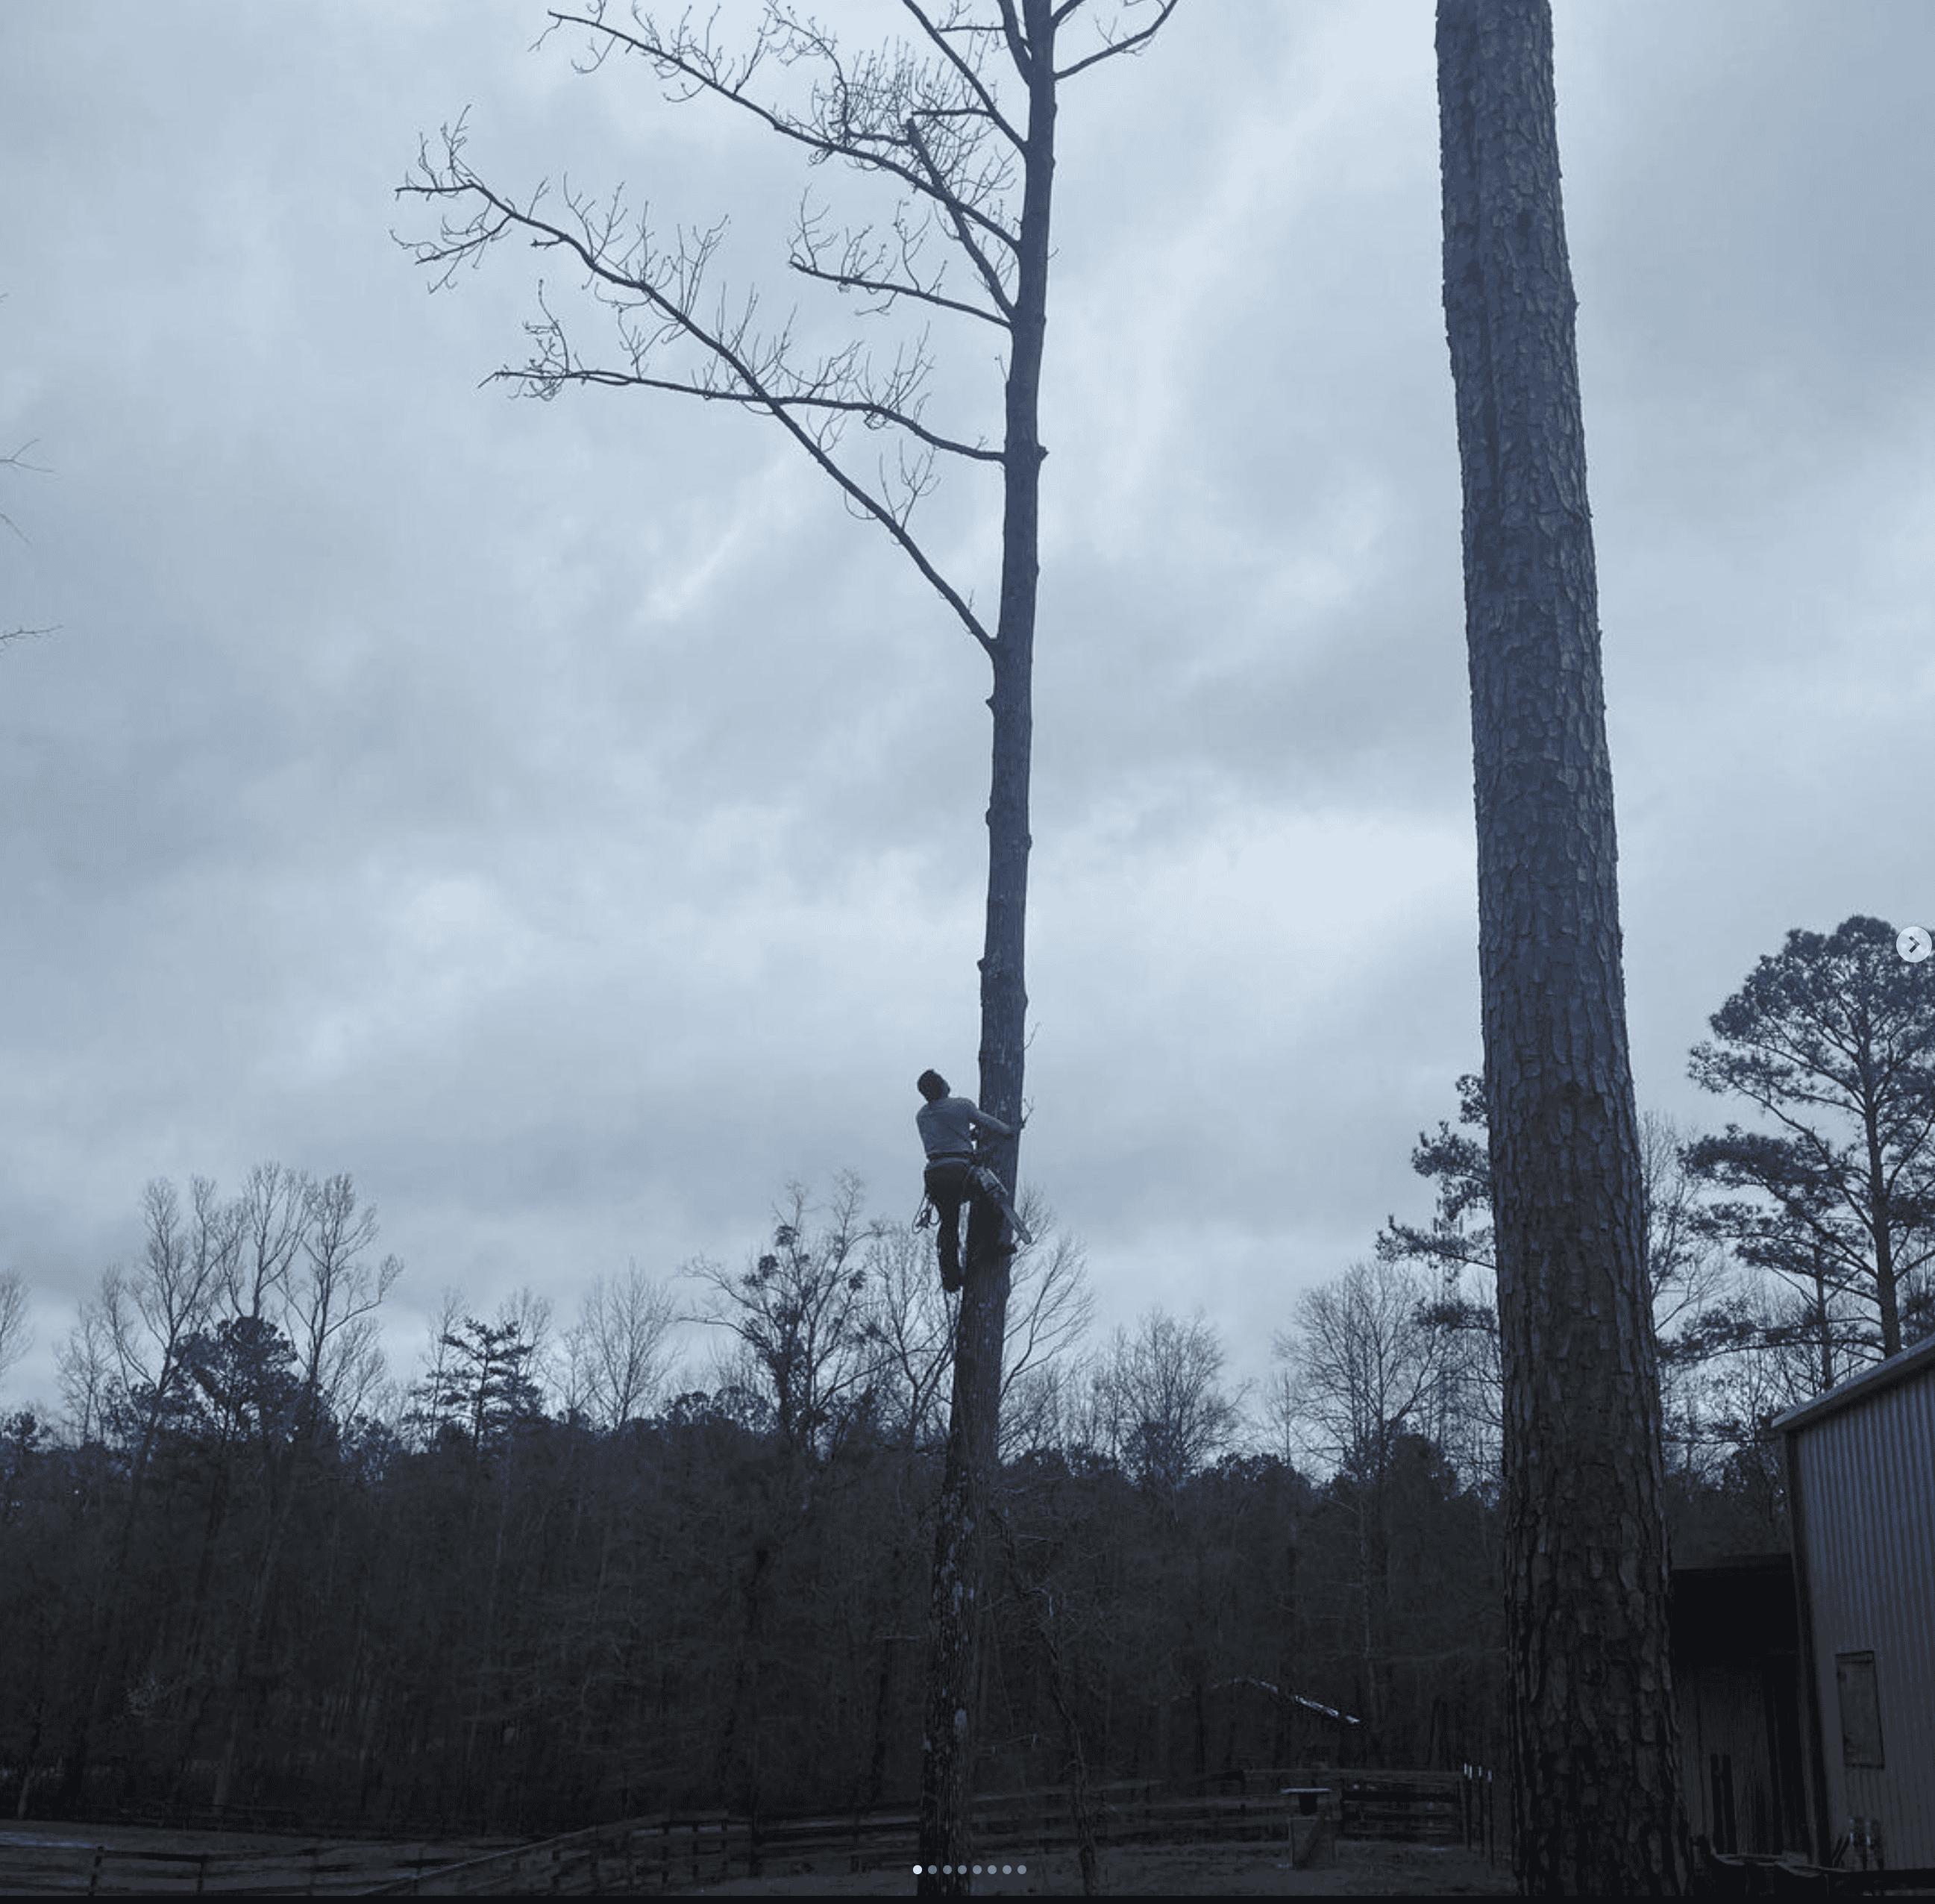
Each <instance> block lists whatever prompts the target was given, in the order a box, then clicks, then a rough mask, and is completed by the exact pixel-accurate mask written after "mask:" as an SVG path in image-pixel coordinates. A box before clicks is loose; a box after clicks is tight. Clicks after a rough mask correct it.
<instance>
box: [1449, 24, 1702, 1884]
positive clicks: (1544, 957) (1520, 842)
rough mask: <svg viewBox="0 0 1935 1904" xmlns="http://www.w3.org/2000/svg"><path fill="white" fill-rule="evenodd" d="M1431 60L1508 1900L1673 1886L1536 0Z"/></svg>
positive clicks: (1568, 327)
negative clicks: (1495, 1443) (1499, 1619)
mask: <svg viewBox="0 0 1935 1904" xmlns="http://www.w3.org/2000/svg"><path fill="white" fill-rule="evenodd" d="M1438 86H1439V108H1440V115H1441V136H1442V141H1443V144H1442V158H1443V168H1444V307H1445V319H1446V328H1447V337H1448V339H1449V342H1450V352H1451V364H1452V372H1453V380H1454V385H1455V388H1456V393H1457V414H1458V440H1459V451H1460V460H1461V462H1462V464H1463V479H1464V561H1465V594H1466V637H1467V642H1468V646H1469V660H1470V667H1471V682H1472V747H1473V757H1474V766H1475V793H1476V805H1477V816H1478V911H1479V958H1480V967H1481V982H1482V988H1483V1002H1484V1042H1485V1085H1486V1092H1487V1102H1488V1104H1489V1105H1490V1111H1491V1127H1490V1144H1491V1162H1492V1174H1493V1186H1494V1198H1495V1215H1496V1223H1497V1246H1498V1291H1499V1324H1500V1330H1501V1334H1502V1343H1503V1349H1504V1361H1505V1506H1506V1576H1507V1580H1506V1584H1507V1594H1508V1608H1507V1634H1508V1663H1509V1670H1510V1674H1511V1707H1512V1713H1513V1739H1512V1773H1513V1779H1512V1793H1513V1810H1514V1863H1515V1866H1516V1868H1517V1876H1518V1881H1519V1884H1520V1888H1521V1889H1522V1890H1523V1891H1524V1892H1525V1893H1526V1894H1527V1895H1556V1894H1563V1895H1566V1896H1571V1895H1574V1894H1584V1895H1617V1896H1645V1895H1674V1894H1677V1893H1679V1892H1680V1890H1682V1889H1683V1887H1684V1881H1685V1873H1686V1864H1685V1851H1684V1848H1683V1822H1682V1815H1681V1811H1680V1800H1679V1793H1678V1784H1677V1763H1676V1760H1677V1751H1676V1741H1675V1739H1674V1715H1673V1708H1672V1687H1671V1676H1670V1669H1669V1666H1668V1637H1667V1624H1666V1612H1667V1558H1666V1548H1665V1526H1664V1522H1663V1518H1662V1507H1661V1495H1662V1458H1661V1452H1660V1425H1659V1387H1658V1379H1657V1373H1656V1358H1655V1347H1654V1343H1653V1329H1652V1320H1651V1316H1650V1310H1649V1305H1648V1301H1647V1280H1646V1274H1645V1261H1644V1253H1645V1244H1644V1235H1645V1232H1644V1209H1643V1198H1642V1195H1641V1175H1640V1144H1639V1132H1638V1120H1637V1117H1636V1116H1635V1109H1634V1102H1633V1090H1632V1073H1631V1067H1630V1063H1629V1056H1628V1050H1627V1042H1626V1014H1625V1001H1624V981H1623V976H1622V972H1621V968H1620V927H1619V909H1618V890H1617V872H1616V851H1615V843H1614V824H1613V790H1612V770H1611V764H1610V757H1609V755H1608V753H1607V745H1606V734H1605V715H1604V692H1603V688H1602V685H1601V671H1600V659H1599V636H1598V590H1597V582H1596V579H1595V572H1594V566H1593V552H1592V525H1591V521H1590V517H1589V512H1588V509H1587V506H1586V464H1585V448H1584V436H1583V425H1582V422H1581V417H1580V400H1579V384H1578V373H1577V359H1576V356H1575V353H1574V336H1573V316H1574V296H1573V292H1572V282H1571V266H1570V264H1569V262H1568V258H1567V255H1566V249H1565V224H1564V218H1563V215H1562V208H1561V204H1560V198H1559V154H1558V143H1557V134H1556V122H1555V114H1554V105H1553V78H1552V20H1551V12H1550V6H1549V5H1548V4H1547V0H1440V5H1439V8H1438Z"/></svg>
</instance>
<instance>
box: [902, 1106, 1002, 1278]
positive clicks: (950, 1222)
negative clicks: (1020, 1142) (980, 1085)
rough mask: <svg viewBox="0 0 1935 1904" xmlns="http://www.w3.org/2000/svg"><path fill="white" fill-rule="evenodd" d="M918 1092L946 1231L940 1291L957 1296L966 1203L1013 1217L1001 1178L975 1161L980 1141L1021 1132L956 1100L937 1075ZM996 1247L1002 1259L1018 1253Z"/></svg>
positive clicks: (930, 1193)
mask: <svg viewBox="0 0 1935 1904" xmlns="http://www.w3.org/2000/svg"><path fill="white" fill-rule="evenodd" d="M915 1088H916V1090H918V1091H919V1093H920V1095H921V1100H922V1102H921V1107H920V1109H919V1111H918V1112H917V1113H916V1114H915V1118H914V1123H915V1127H916V1129H918V1130H919V1132H920V1141H921V1147H922V1149H923V1150H925V1152H926V1153H927V1168H926V1171H925V1183H926V1186H927V1199H928V1202H930V1203H931V1204H933V1206H934V1216H935V1217H936V1218H937V1220H938V1222H939V1226H940V1228H939V1235H938V1238H937V1244H936V1247H937V1253H938V1254H939V1256H940V1286H941V1287H942V1288H943V1289H945V1290H946V1292H947V1293H948V1294H949V1295H952V1294H953V1293H954V1292H955V1290H957V1289H959V1288H960V1286H961V1204H964V1203H965V1202H967V1201H968V1200H969V1198H974V1201H977V1202H980V1201H992V1202H993V1203H994V1204H995V1213H996V1214H997V1215H998V1216H1005V1215H1006V1214H1007V1213H1006V1211H1005V1210H1003V1208H1002V1207H1001V1206H1002V1198H1001V1179H1000V1178H999V1177H990V1175H989V1172H988V1169H987V1166H986V1165H985V1164H980V1163H977V1162H976V1161H975V1154H974V1140H975V1138H976V1137H977V1135H978V1134H979V1133H980V1132H983V1131H992V1132H993V1133H994V1134H995V1136H997V1137H1014V1136H1016V1135H1019V1132H1016V1130H1013V1129H1010V1127H1009V1126H1007V1125H1006V1124H1004V1123H1002V1122H1001V1120H1000V1119H999V1118H998V1117H989V1115H988V1114H987V1113H986V1111H983V1110H981V1109H980V1108H979V1107H978V1106H977V1105H976V1104H975V1103H974V1100H973V1099H971V1098H957V1097H955V1096H954V1095H953V1094H952V1093H951V1092H950V1091H949V1089H948V1086H947V1080H946V1078H944V1077H942V1076H941V1074H940V1072H939V1071H922V1073H921V1074H920V1076H919V1078H918V1079H916V1080H915ZM977 1179H979V1181H977ZM983 1186H986V1187H983ZM996 1247H997V1252H998V1254H1001V1255H1003V1256H1013V1254H1014V1247H1013V1244H1006V1243H1004V1244H998V1245H997V1246H996Z"/></svg>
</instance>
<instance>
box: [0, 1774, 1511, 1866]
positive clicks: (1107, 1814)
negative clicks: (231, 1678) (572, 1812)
mask: <svg viewBox="0 0 1935 1904" xmlns="http://www.w3.org/2000/svg"><path fill="white" fill-rule="evenodd" d="M1316 1786H1322V1787H1324V1788H1327V1790H1328V1791H1329V1792H1330V1794H1332V1797H1331V1800H1330V1801H1329V1803H1328V1805H1327V1812H1328V1815H1330V1817H1331V1818H1333V1819H1334V1820H1335V1821H1336V1824H1337V1825H1338V1827H1339V1830H1340V1832H1341V1833H1342V1836H1346V1837H1377V1838H1402V1839H1411V1840H1413V1841H1415V1842H1423V1843H1432V1844H1455V1843H1458V1842H1460V1841H1461V1839H1462V1841H1463V1842H1465V1843H1466V1844H1471V1843H1472V1842H1474V1839H1473V1828H1474V1825H1475V1824H1478V1826H1479V1827H1480V1832H1481V1836H1480V1840H1479V1842H1480V1844H1481V1848H1486V1847H1485V1846H1484V1833H1483V1821H1484V1819H1485V1818H1487V1817H1488V1815H1489V1809H1488V1806H1487V1805H1486V1803H1485V1800H1484V1795H1483V1794H1478V1795H1477V1796H1475V1785H1474V1781H1473V1780H1472V1779H1471V1778H1470V1777H1469V1776H1466V1777H1462V1778H1461V1776H1460V1774H1459V1773H1426V1772H1378V1773H1370V1772H1362V1771H1353V1772H1348V1773H1333V1772H1327V1771H1313V1770H1309V1769H1308V1768H1281V1769H1275V1770H1265V1771H1251V1772H1249V1773H1244V1774H1240V1775H1237V1774H1233V1775H1230V1776H1227V1777H1224V1778H1221V1779H1209V1780H1203V1781H1198V1782H1193V1783H1191V1784H1190V1785H1182V1786H1174V1785H1159V1784H1157V1783H1155V1782H1150V1781H1142V1780H1137V1781H1124V1782H1118V1783H1113V1784H1109V1785H1096V1786H1093V1787H1091V1788H1090V1791H1089V1794H1088V1795H1089V1801H1090V1804H1091V1808H1092V1812H1093V1815H1094V1819H1095V1824H1096V1835H1097V1840H1098V1842H1100V1844H1101V1845H1103V1847H1105V1848H1106V1847H1109V1846H1116V1845H1149V1844H1187V1843H1190V1842H1203V1841H1205V1840H1209V1839H1224V1840H1227V1839H1245V1838H1248V1839H1268V1838H1278V1839H1287V1838H1288V1837H1289V1836H1290V1814H1291V1809H1292V1807H1291V1803H1289V1802H1287V1801H1286V1800H1285V1798H1284V1796H1283V1794H1284V1791H1285V1789H1286V1788H1296V1787H1304V1788H1311V1787H1316ZM1487 1790H1488V1788H1487ZM79 1829H80V1830H82V1831H84V1830H85V1827H80V1828H79ZM918 1830H919V1817H918V1815H917V1813H916V1812H915V1811H914V1810H913V1809H912V1808H911V1807H904V1808H898V1809H891V1810H884V1809H883V1810H880V1811H871V1812H847V1813H840V1814H834V1813H820V1814H817V1815H812V1816H809V1817H802V1818H782V1819H771V1820H761V1821H752V1820H749V1819H747V1818H733V1817H731V1816H729V1815H727V1814H726V1813H725V1812H703V1813H696V1814H688V1815H684V1816H682V1817H666V1818H635V1819H632V1820H629V1821H626V1822H625V1823H623V1824H611V1825H599V1826H595V1827H591V1828H590V1829H588V1830H583V1831H575V1832H572V1833H568V1834H567V1835H566V1836H563V1837H560V1838H551V1839H545V1840H544V1841H543V1842H540V1843H537V1844H527V1845H515V1846H511V1847H509V1848H504V1849H501V1850H493V1851H488V1852H485V1853H484V1854H481V1855H475V1856H463V1857H455V1858H454V1857H453V1856H452V1848H451V1847H448V1846H443V1847H439V1846H437V1845H421V1846H417V1847H414V1848H411V1847H399V1846H397V1845H388V1846H385V1845H356V1844H337V1845H308V1846H302V1847H299V1848H291V1849H290V1850H288V1851H143V1850H132V1849H125V1848H117V1847H115V1846H112V1845H89V1844H87V1843H86V1842H76V1841H75V1840H74V1839H67V1840H65V1842H62V1841H56V1840H53V1839H31V1838H24V1837H22V1838H14V1839H6V1840H0V1896H49V1895H69V1896H91V1897H95V1896H98V1897H111V1896H178V1895H182V1894H185V1893H194V1894H196V1895H204V1894H216V1893H224V1892H226V1893H231V1894H233V1893H238V1892H240V1893H248V1894H249V1895H251V1896H258V1897H300V1896H329V1895H331V1894H334V1895H336V1896H346V1895H361V1896H423V1897H433V1896H472V1897H483V1896H533V1895H546V1896H593V1895H596V1894H598V1893H610V1892H631V1893H642V1892H650V1891H654V1890H659V1891H663V1890H670V1889H672V1888H674V1887H690V1886H696V1885H699V1884H715V1883H719V1882H721V1881H723V1880H724V1879H726V1878H729V1877H744V1876H752V1877H757V1876H761V1875H768V1876H777V1875H784V1874H785V1873H786V1872H787V1871H788V1870H789V1869H791V1868H792V1867H793V1866H798V1865H810V1866H812V1867H813V1868H814V1869H816V1870H818V1871H820V1872H822V1873H823V1874H825V1873H829V1872H832V1873H835V1874H838V1873H840V1872H848V1873H850V1872H859V1871H864V1870H873V1869H883V1868H886V1867H891V1866H894V1865H896V1864H902V1863H904V1864H907V1865H911V1864H912V1863H913V1860H914V1857H915V1851H916V1844H917V1841H918ZM974 1842H975V1847H976V1850H977V1854H980V1855H981V1856H983V1857H988V1856H992V1857H1004V1856H1006V1855H1010V1854H1013V1855H1017V1856H1024V1857H1026V1856H1035V1857H1038V1856H1040V1855H1041V1854H1043V1853H1045V1852H1049V1851H1069V1850H1072V1849H1073V1848H1074V1846H1075V1844H1076V1834H1075V1827H1074V1820H1073V1812H1072V1808H1071V1806H1070V1794H1069V1792H1068V1791H1067V1788H1065V1787H1061V1786H1051V1787H1046V1788H1036V1789H1034V1790H1033V1791H1022V1792H1010V1793H996V1794H988V1795H986V1796H984V1797H980V1798H977V1800H976V1801H975V1806H974Z"/></svg>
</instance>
